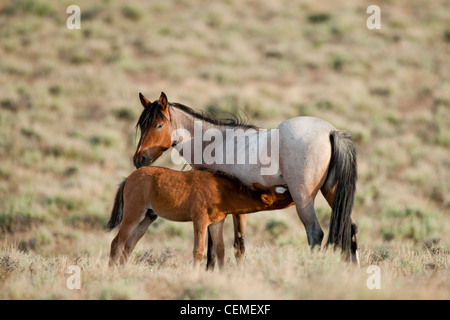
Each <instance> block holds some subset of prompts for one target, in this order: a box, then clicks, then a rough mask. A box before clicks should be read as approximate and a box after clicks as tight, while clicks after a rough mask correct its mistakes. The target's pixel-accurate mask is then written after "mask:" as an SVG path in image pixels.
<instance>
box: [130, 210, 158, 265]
mask: <svg viewBox="0 0 450 320" xmlns="http://www.w3.org/2000/svg"><path fill="white" fill-rule="evenodd" d="M156 218H158V216H157V215H156V214H155V213H154V212H153V210H151V209H148V210H147V213H146V214H145V218H144V220H142V221H141V223H139V225H138V226H137V227H136V230H135V232H133V234H132V235H131V236H130V238H129V239H128V241H127V243H126V244H125V249H124V250H123V256H122V257H123V259H124V261H127V260H128V258H129V257H130V254H131V252H133V250H134V248H135V247H136V244H137V243H138V241H139V240H141V238H142V237H143V236H144V234H145V232H146V231H147V229H148V227H149V226H150V225H151V224H152V223H153V222H154V221H155V220H156Z"/></svg>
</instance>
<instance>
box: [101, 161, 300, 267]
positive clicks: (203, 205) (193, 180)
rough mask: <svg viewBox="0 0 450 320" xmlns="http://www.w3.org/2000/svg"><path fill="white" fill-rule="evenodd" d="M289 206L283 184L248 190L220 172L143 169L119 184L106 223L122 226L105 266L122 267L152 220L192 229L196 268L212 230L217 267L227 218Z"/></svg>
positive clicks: (256, 184) (110, 227)
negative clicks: (188, 225) (189, 223)
mask: <svg viewBox="0 0 450 320" xmlns="http://www.w3.org/2000/svg"><path fill="white" fill-rule="evenodd" d="M292 204H293V200H292V197H291V195H290V193H289V190H288V189H287V188H285V187H284V186H281V185H276V186H273V187H271V188H265V187H263V186H262V185H260V184H259V183H252V188H248V187H246V186H244V185H242V184H241V183H240V182H239V180H237V179H235V178H231V177H229V176H227V175H225V174H223V173H220V172H215V173H213V172H210V171H206V170H191V171H175V170H171V169H168V168H161V167H141V168H139V169H137V170H135V171H134V172H133V173H132V174H131V175H130V176H129V177H128V178H126V179H125V180H124V181H123V182H122V184H121V185H120V187H119V189H118V191H117V194H116V197H115V200H114V207H113V210H112V213H111V218H110V220H109V222H108V227H109V230H112V229H113V228H115V227H116V226H117V225H119V224H120V223H122V224H121V226H120V230H119V232H118V234H117V236H116V237H115V238H114V240H113V241H112V243H111V253H110V259H109V265H110V266H114V265H116V264H118V262H119V263H120V264H124V263H126V262H127V259H128V257H129V255H130V254H131V252H132V251H133V249H134V247H135V246H136V243H137V242H138V241H139V240H140V239H141V238H142V236H143V235H144V234H145V231H146V230H147V228H148V227H149V226H150V224H151V223H152V222H153V221H155V219H156V218H157V217H158V216H160V217H162V218H165V219H168V220H172V221H192V222H193V224H194V251H193V254H194V268H195V269H198V268H199V266H200V263H201V261H202V258H203V253H204V248H205V235H206V231H207V228H208V226H210V230H211V236H212V241H213V247H214V249H215V252H216V256H217V260H218V264H219V268H220V269H222V268H223V265H224V255H225V251H224V244H223V222H224V221H225V217H226V216H227V215H228V214H240V213H244V214H246V213H252V212H257V211H264V210H276V209H283V208H286V207H288V206H290V205H292Z"/></svg>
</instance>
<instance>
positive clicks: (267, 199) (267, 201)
mask: <svg viewBox="0 0 450 320" xmlns="http://www.w3.org/2000/svg"><path fill="white" fill-rule="evenodd" d="M261 201H262V202H264V203H265V204H267V205H269V206H270V205H272V203H273V200H272V199H271V198H270V196H269V195H268V194H267V193H263V194H261Z"/></svg>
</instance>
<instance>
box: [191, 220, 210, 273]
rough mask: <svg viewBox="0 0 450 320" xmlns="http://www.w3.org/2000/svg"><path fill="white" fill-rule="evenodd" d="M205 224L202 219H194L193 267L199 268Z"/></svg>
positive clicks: (203, 243) (203, 247) (203, 246)
mask: <svg viewBox="0 0 450 320" xmlns="http://www.w3.org/2000/svg"><path fill="white" fill-rule="evenodd" d="M207 227H208V226H207V225H206V223H205V222H204V221H194V250H193V255H194V269H195V270H198V269H199V268H200V263H201V262H202V259H203V254H204V253H205V235H206V229H207Z"/></svg>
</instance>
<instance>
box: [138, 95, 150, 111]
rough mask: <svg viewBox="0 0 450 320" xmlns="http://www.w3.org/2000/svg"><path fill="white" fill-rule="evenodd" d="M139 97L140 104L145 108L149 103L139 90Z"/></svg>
mask: <svg viewBox="0 0 450 320" xmlns="http://www.w3.org/2000/svg"><path fill="white" fill-rule="evenodd" d="M139 99H141V103H142V106H143V107H144V108H147V107H148V106H149V105H150V101H148V100H147V98H146V97H144V95H143V94H142V93H140V92H139Z"/></svg>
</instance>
